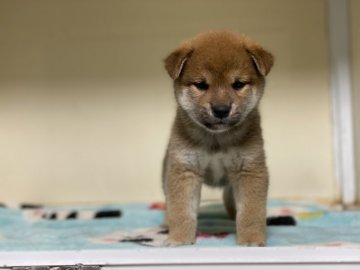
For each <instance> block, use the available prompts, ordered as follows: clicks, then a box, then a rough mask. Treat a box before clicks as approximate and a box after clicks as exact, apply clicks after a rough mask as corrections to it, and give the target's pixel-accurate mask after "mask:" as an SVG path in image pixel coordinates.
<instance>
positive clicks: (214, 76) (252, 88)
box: [165, 31, 273, 132]
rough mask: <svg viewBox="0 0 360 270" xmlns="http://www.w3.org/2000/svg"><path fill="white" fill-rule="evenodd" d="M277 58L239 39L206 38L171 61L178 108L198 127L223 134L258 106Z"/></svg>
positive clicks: (193, 42) (224, 36) (208, 35)
mask: <svg viewBox="0 0 360 270" xmlns="http://www.w3.org/2000/svg"><path fill="white" fill-rule="evenodd" d="M272 65H273V56H272V55H271V54H270V53H269V52H267V51H265V50H264V49H263V48H262V47H260V46H259V45H258V44H257V43H255V42H254V41H253V40H252V39H250V38H247V37H244V36H242V35H240V34H238V33H233V32H226V31H218V32H216V31H215V32H206V33H202V34H199V35H197V36H195V37H194V38H193V39H190V40H188V41H185V42H184V43H182V44H181V45H180V46H179V47H178V48H177V49H176V50H175V51H174V52H172V53H171V54H170V55H169V56H168V57H167V58H166V59H165V68H166V70H167V72H168V73H169V75H170V77H171V78H172V79H173V80H174V87H175V96H176V100H177V102H178V105H179V106H180V107H181V108H182V109H183V110H184V111H185V112H186V113H187V114H188V115H189V116H190V118H191V119H192V120H193V121H194V122H196V123H197V124H199V125H201V126H203V127H205V128H206V129H208V130H210V131H213V132H221V131H226V130H228V129H230V128H231V127H233V126H236V125H238V124H240V123H241V122H242V121H243V120H244V119H245V118H246V116H247V115H248V114H249V113H250V112H251V111H252V110H253V109H254V108H255V107H256V106H257V104H258V102H259V100H260V98H261V96H262V94H263V91H264V85H265V76H266V75H267V74H268V73H269V71H270V69H271V67H272Z"/></svg>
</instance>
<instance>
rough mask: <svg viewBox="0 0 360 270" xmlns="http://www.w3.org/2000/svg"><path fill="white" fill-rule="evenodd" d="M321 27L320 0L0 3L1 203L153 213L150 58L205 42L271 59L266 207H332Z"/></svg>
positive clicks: (155, 61)
mask: <svg viewBox="0 0 360 270" xmlns="http://www.w3.org/2000/svg"><path fill="white" fill-rule="evenodd" d="M325 15H326V14H325V1H323V0H318V1H313V0H302V1H288V0H272V1H268V0H252V1H245V0H242V1H240V0H224V1H216V0H197V1H190V0H185V1H175V0H152V1H147V0H122V1H116V0H113V1H111V0H103V1H96V0H86V1H85V0H75V1H73V0H61V1H60V0H55V1H46V0H38V1H33V0H29V1H20V0H11V1H10V0H9V1H1V2H0V27H1V30H0V40H1V42H0V59H1V61H0V129H1V132H0V149H1V151H0V181H1V187H2V188H1V189H0V198H1V200H3V201H9V200H12V201H40V202H73V201H77V202H89V201H90V202H100V201H120V202H121V201H139V200H140V201H149V200H162V192H161V185H160V171H161V169H160V167H161V160H162V155H163V152H164V150H165V146H166V142H167V138H168V135H169V129H170V125H171V122H172V118H173V116H174V111H175V104H174V101H173V96H172V91H171V82H170V79H169V78H168V77H167V75H166V72H165V71H164V70H163V66H162V59H163V58H164V57H165V56H166V55H167V54H168V53H169V52H170V51H171V50H172V49H173V48H174V47H175V46H176V45H177V44H178V43H179V42H180V41H181V40H182V39H184V38H186V37H190V36H192V35H193V34H195V33H197V32H199V31H204V30H209V29H230V30H235V31H241V32H244V33H247V34H249V35H250V36H253V37H254V38H256V39H257V40H258V41H259V42H260V43H261V44H263V45H264V47H266V48H268V49H269V50H271V51H272V52H273V53H274V54H275V57H276V62H275V67H274V69H273V70H272V72H271V73H270V76H269V82H268V87H267V90H266V94H265V97H264V100H263V103H262V113H263V124H264V125H263V126H264V130H265V140H266V148H267V156H268V163H269V167H270V172H271V188H270V194H271V196H272V197H297V198H309V197H310V198H322V199H328V200H333V199H335V198H336V197H337V192H336V187H335V181H334V171H333V152H332V141H331V119H330V116H331V113H330V110H331V108H330V100H329V99H330V97H329V93H330V91H329V67H328V58H327V56H328V47H327V32H326V17H325ZM218 197H219V194H218V193H217V192H213V191H212V192H210V191H209V190H205V194H204V198H218Z"/></svg>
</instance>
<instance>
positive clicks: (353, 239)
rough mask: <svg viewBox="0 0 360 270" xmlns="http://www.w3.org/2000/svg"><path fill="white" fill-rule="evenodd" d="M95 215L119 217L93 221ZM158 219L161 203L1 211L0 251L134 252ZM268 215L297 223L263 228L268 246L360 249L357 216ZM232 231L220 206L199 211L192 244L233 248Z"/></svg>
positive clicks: (315, 211) (152, 234)
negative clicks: (133, 249)
mask: <svg viewBox="0 0 360 270" xmlns="http://www.w3.org/2000/svg"><path fill="white" fill-rule="evenodd" d="M99 211H100V212H101V211H103V212H104V213H108V212H110V213H113V212H115V213H119V215H117V216H116V215H115V216H109V217H106V215H105V216H103V217H102V218H95V217H96V214H97V213H98V212H99ZM163 215H164V211H163V205H162V204H120V205H116V204H114V205H101V206H93V207H89V206H73V207H46V206H45V207H41V208H34V209H20V208H11V207H0V251H30V250H31V251H40V250H41V251H48V250H81V249H132V248H139V247H140V246H139V243H142V244H146V243H151V242H152V239H153V238H156V237H158V236H159V239H163V238H164V237H166V231H164V230H163V229H158V226H159V224H161V222H162V219H163ZM268 216H270V217H279V216H290V217H293V218H294V220H295V221H296V225H295V226H268V227H267V230H268V241H267V244H268V246H309V245H311V246H351V247H360V212H355V211H353V212H351V211H349V212H342V211H335V210H331V209H328V208H327V207H324V206H321V205H316V204H308V203H290V202H285V201H270V202H269V204H268ZM234 232H235V223H234V222H233V221H231V220H229V219H228V218H227V216H226V214H225V211H224V209H223V207H222V206H219V205H206V206H204V207H202V210H201V213H200V214H199V234H198V237H197V242H196V245H197V246H199V247H219V246H235V234H234ZM143 248H152V247H146V246H143Z"/></svg>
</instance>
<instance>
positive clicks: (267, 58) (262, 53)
mask: <svg viewBox="0 0 360 270" xmlns="http://www.w3.org/2000/svg"><path fill="white" fill-rule="evenodd" d="M246 50H247V52H248V53H249V54H250V57H251V58H252V60H253V61H254V64H255V66H256V68H257V70H258V71H259V72H260V74H261V75H263V76H266V75H268V74H269V72H270V69H271V67H272V66H273V64H274V57H273V55H272V54H271V53H269V52H268V51H266V50H265V49H263V48H262V47H261V46H260V45H257V44H251V45H249V46H247V49H246Z"/></svg>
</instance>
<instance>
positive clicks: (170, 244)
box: [163, 237, 195, 247]
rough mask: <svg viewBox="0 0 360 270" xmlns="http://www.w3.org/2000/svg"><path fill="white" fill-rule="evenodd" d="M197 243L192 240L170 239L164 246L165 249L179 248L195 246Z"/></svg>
mask: <svg viewBox="0 0 360 270" xmlns="http://www.w3.org/2000/svg"><path fill="white" fill-rule="evenodd" d="M194 243H195V240H193V241H191V240H184V241H181V240H176V239H172V238H170V237H169V238H168V239H166V240H165V241H164V244H163V246H164V247H178V246H185V245H193V244H194Z"/></svg>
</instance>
